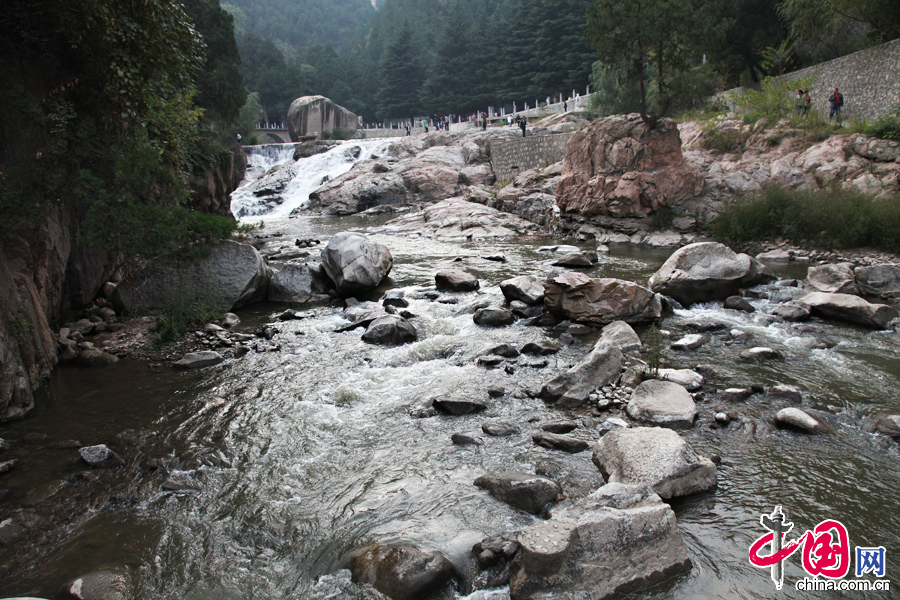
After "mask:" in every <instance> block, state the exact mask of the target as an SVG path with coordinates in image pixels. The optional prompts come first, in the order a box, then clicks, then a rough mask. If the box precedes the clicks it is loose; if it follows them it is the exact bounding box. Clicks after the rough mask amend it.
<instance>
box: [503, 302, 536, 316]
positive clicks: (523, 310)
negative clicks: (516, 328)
mask: <svg viewBox="0 0 900 600" xmlns="http://www.w3.org/2000/svg"><path fill="white" fill-rule="evenodd" d="M509 310H511V311H512V314H514V315H516V316H517V317H519V318H520V319H531V318H534V317H539V316H541V315H542V314H543V313H544V308H543V307H542V306H532V305H530V304H525V303H524V302H522V301H521V300H512V301H510V303H509Z"/></svg>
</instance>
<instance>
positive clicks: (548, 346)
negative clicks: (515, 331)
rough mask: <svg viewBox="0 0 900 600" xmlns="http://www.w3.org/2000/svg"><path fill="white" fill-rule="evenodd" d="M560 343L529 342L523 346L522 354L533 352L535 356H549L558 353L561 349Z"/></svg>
mask: <svg viewBox="0 0 900 600" xmlns="http://www.w3.org/2000/svg"><path fill="white" fill-rule="evenodd" d="M560 349H561V348H560V346H559V344H554V343H553V342H528V343H527V344H525V345H524V346H522V354H531V355H533V356H547V355H550V354H556V353H557V352H559V351H560Z"/></svg>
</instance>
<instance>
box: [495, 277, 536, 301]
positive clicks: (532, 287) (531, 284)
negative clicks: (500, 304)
mask: <svg viewBox="0 0 900 600" xmlns="http://www.w3.org/2000/svg"><path fill="white" fill-rule="evenodd" d="M500 291H501V292H503V295H504V296H505V297H506V299H507V300H510V301H512V300H519V301H520V302H524V303H525V304H540V303H541V302H543V301H544V284H543V282H542V281H541V280H540V279H538V278H537V277H533V276H531V275H520V276H519V277H513V278H512V279H507V280H506V281H501V282H500Z"/></svg>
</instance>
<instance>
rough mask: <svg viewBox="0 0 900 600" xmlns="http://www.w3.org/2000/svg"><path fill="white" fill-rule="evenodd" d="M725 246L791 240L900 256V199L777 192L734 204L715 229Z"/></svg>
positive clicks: (840, 191)
mask: <svg viewBox="0 0 900 600" xmlns="http://www.w3.org/2000/svg"><path fill="white" fill-rule="evenodd" d="M710 229H711V231H712V234H713V235H714V236H715V238H716V239H718V240H720V241H723V242H748V241H762V240H767V239H775V238H786V239H789V240H792V241H793V242H797V243H800V242H802V243H807V244H810V245H812V246H818V247H823V248H861V247H871V248H875V249H878V250H885V251H891V252H895V251H898V250H900V198H898V197H892V198H877V199H873V198H871V197H869V196H866V195H865V194H862V193H860V192H858V191H853V190H844V189H829V190H817V191H801V190H785V189H783V188H777V187H771V188H768V189H766V190H764V191H763V192H761V193H759V194H756V195H753V196H748V197H739V198H736V199H735V200H733V201H732V202H731V203H730V204H729V205H728V206H727V207H726V208H725V210H723V211H722V212H721V213H720V214H719V215H718V216H717V217H716V218H715V219H714V220H713V221H712V223H711V224H710Z"/></svg>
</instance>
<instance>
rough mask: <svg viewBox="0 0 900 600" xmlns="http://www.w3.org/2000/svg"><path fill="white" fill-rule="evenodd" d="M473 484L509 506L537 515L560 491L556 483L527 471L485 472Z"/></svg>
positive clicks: (553, 500)
mask: <svg viewBox="0 0 900 600" xmlns="http://www.w3.org/2000/svg"><path fill="white" fill-rule="evenodd" d="M475 486H476V487H479V488H481V489H483V490H487V492H488V493H489V494H490V495H491V496H493V497H494V498H496V499H497V500H500V501H501V502H505V503H507V504H509V505H510V506H513V507H515V508H518V509H519V510H524V511H525V512H528V513H531V514H533V515H539V514H541V512H543V510H544V507H545V506H546V505H547V504H549V503H551V502H555V501H556V497H557V496H558V495H559V494H561V493H562V488H561V487H560V486H559V484H558V483H556V482H555V481H553V480H551V479H547V478H545V477H539V476H537V475H530V474H528V473H520V472H508V473H487V474H485V475H482V476H481V477H479V478H478V479H476V480H475Z"/></svg>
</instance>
